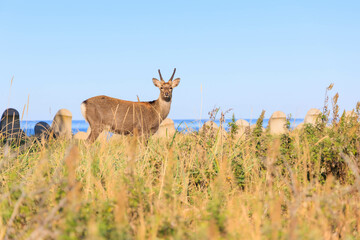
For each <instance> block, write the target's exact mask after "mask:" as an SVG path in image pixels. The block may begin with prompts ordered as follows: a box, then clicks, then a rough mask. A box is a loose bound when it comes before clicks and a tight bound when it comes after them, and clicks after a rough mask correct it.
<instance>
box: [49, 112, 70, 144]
mask: <svg viewBox="0 0 360 240" xmlns="http://www.w3.org/2000/svg"><path fill="white" fill-rule="evenodd" d="M71 125H72V114H71V112H70V111H69V110H67V109H60V110H59V111H58V112H57V113H56V115H55V117H54V120H53V122H52V124H51V129H52V131H54V134H55V136H56V137H64V138H67V139H70V138H71V137H72V134H71Z"/></svg>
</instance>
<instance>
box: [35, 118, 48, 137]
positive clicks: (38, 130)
mask: <svg viewBox="0 0 360 240" xmlns="http://www.w3.org/2000/svg"><path fill="white" fill-rule="evenodd" d="M34 132H35V136H36V137H37V138H38V139H49V137H50V135H51V128H50V125H49V124H47V123H46V122H38V123H36V125H35V127H34Z"/></svg>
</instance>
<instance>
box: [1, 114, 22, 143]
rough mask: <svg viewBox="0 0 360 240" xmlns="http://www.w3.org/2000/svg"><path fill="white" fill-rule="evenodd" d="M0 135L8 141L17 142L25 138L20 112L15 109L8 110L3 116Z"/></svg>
mask: <svg viewBox="0 0 360 240" xmlns="http://www.w3.org/2000/svg"><path fill="white" fill-rule="evenodd" d="M0 133H1V135H2V136H3V137H5V138H6V139H8V140H16V139H19V138H22V137H25V133H24V132H23V131H22V130H21V128H20V117H19V112H18V111H17V110H16V109H14V108H8V109H6V110H5V111H4V113H3V114H2V116H1V122H0Z"/></svg>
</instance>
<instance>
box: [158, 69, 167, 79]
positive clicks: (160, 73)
mask: <svg viewBox="0 0 360 240" xmlns="http://www.w3.org/2000/svg"><path fill="white" fill-rule="evenodd" d="M158 71H159V76H160V81H161V82H165V81H164V79H163V78H162V76H161V72H160V69H159V70H158Z"/></svg>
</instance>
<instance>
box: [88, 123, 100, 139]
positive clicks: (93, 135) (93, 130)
mask: <svg viewBox="0 0 360 240" xmlns="http://www.w3.org/2000/svg"><path fill="white" fill-rule="evenodd" d="M90 128H91V132H90V135H89V137H88V138H87V141H88V142H90V143H93V142H95V140H96V139H97V138H98V136H99V135H100V133H101V128H99V127H97V128H92V127H91V126H90Z"/></svg>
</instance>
